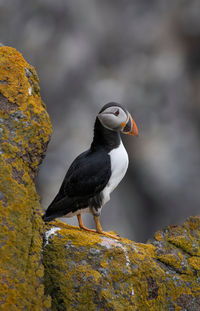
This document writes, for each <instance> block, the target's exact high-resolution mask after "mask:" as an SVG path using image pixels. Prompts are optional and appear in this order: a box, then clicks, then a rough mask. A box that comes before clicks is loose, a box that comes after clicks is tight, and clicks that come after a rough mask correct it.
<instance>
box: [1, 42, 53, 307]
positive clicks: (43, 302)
mask: <svg viewBox="0 0 200 311" xmlns="http://www.w3.org/2000/svg"><path fill="white" fill-rule="evenodd" d="M50 134H51V124H50V120H49V117H48V114H47V112H46V109H45V106H44V104H43V102H42V100H41V98H40V89H39V84H38V77H37V74H36V72H35V70H34V68H33V67H32V66H30V65H29V64H28V63H27V62H26V61H25V60H24V59H23V57H22V55H21V54H20V53H19V52H17V51H16V50H15V49H13V48H9V47H0V146H1V151H0V210H1V213H0V224H1V226H0V284H1V290H0V309H1V310H45V309H46V308H48V306H49V305H50V299H49V298H47V299H46V298H44V295H43V289H44V285H43V266H42V263H41V248H42V234H43V222H42V220H41V217H40V204H39V197H38V195H37V192H36V189H35V184H34V177H35V176H36V173H37V169H38V165H39V164H40V162H41V160H42V158H43V156H44V152H45V151H46V147H47V144H48V141H49V138H50Z"/></svg>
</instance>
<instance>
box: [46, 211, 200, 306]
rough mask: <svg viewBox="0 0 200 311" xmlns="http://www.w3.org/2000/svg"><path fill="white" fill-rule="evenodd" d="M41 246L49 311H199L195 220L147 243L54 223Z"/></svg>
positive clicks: (199, 237) (199, 238) (199, 243)
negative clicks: (42, 246) (43, 246)
mask: <svg viewBox="0 0 200 311" xmlns="http://www.w3.org/2000/svg"><path fill="white" fill-rule="evenodd" d="M45 244H46V245H45V249H44V266H45V288H46V294H49V295H51V297H52V310H63V311H64V310H80V311H84V310H99V311H103V310H109V311H111V310H117V311H118V310H122V311H123V310H130V311H131V310H135V311H143V310H144V311H148V310H152V311H161V310H162V311H165V310H170V311H172V310H174V311H175V310H188V311H197V310H200V257H199V255H200V217H191V218H189V219H188V220H187V222H186V223H185V224H184V225H183V226H171V227H170V226H169V227H167V228H166V229H164V230H163V231H160V232H158V233H156V235H155V238H154V240H153V241H152V242H151V243H148V244H142V243H135V242H132V241H129V240H126V239H124V238H121V239H120V240H119V241H116V240H113V239H110V238H106V237H103V236H99V235H97V234H93V233H87V232H83V231H81V230H79V229H78V228H75V227H72V226H68V225H63V223H61V222H58V221H55V222H53V223H52V225H49V226H48V229H47V231H46V241H45Z"/></svg>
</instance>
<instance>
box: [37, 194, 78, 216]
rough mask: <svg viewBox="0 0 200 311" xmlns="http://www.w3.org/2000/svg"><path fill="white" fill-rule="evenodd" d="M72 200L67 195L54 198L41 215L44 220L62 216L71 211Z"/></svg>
mask: <svg viewBox="0 0 200 311" xmlns="http://www.w3.org/2000/svg"><path fill="white" fill-rule="evenodd" d="M73 205H74V202H73V200H72V199H71V198H69V197H64V198H62V199H61V200H59V198H55V199H54V200H53V202H52V203H51V204H50V205H49V207H48V208H47V210H46V212H45V214H44V215H43V216H42V219H43V220H44V222H49V221H52V220H54V219H55V218H58V217H62V216H64V215H67V214H68V213H70V212H72V211H73Z"/></svg>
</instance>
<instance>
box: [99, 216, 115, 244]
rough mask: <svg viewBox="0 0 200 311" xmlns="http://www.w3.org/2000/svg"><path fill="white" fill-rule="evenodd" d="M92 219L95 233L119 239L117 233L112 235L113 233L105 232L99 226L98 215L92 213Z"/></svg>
mask: <svg viewBox="0 0 200 311" xmlns="http://www.w3.org/2000/svg"><path fill="white" fill-rule="evenodd" d="M94 221H95V224H96V228H97V231H96V232H97V233H99V234H103V235H105V236H107V237H109V238H113V239H117V240H119V237H118V236H117V235H114V234H111V233H108V232H105V231H103V229H102V227H101V224H100V220H99V216H95V215H94Z"/></svg>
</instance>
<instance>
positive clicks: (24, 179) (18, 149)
mask: <svg viewBox="0 0 200 311" xmlns="http://www.w3.org/2000/svg"><path fill="white" fill-rule="evenodd" d="M50 133H51V124H50V121H49V117H48V114H47V112H46V109H45V106H44V104H43V103H42V101H41V98H40V93H39V85H38V78H37V75H36V73H35V70H34V68H33V67H31V66H30V65H28V64H27V63H26V61H25V60H24V59H23V57H22V56H21V54H20V53H18V52H17V51H16V50H15V49H13V48H9V47H3V46H2V47H0V146H1V150H0V209H1V213H0V225H1V226H0V310H3V311H7V310H9V311H12V310H13V311H15V310H31V311H32V310H33V311H38V310H39V311H40V310H44V311H46V310H53V311H55V310H56V311H57V310H58V311H70V310H79V311H84V310H87V311H93V310H95V311H96V310H99V311H104V310H105V311H106V310H108V311H112V310H116V311H120V310H123V311H124V310H130V311H132V310H133V311H148V310H150V311H165V310H169V311H179V310H180V311H181V310H187V311H198V310H200V217H190V218H189V219H188V220H187V221H186V223H185V224H184V225H183V226H169V227H167V228H166V229H164V230H163V231H159V232H157V233H156V234H155V238H154V239H153V240H152V241H150V242H149V243H148V244H141V243H135V242H132V241H129V240H126V239H123V238H121V239H120V240H119V241H116V240H113V239H109V238H106V237H103V236H99V235H98V234H95V233H87V232H84V231H81V230H80V229H79V228H76V227H72V226H69V225H65V224H64V223H62V222H59V221H55V222H52V223H50V224H48V225H47V228H46V234H45V240H44V245H43V248H42V238H43V232H44V226H43V222H42V219H41V217H40V216H41V211H40V204H39V198H38V195H37V193H36V190H35V184H34V178H35V176H36V174H37V169H38V165H39V164H40V162H41V160H42V158H43V155H44V152H45V150H46V146H47V144H48V141H49V137H50ZM42 250H43V253H42ZM42 255H43V263H42ZM44 268H45V269H44ZM44 272H45V273H44ZM50 296H51V298H52V299H50ZM51 300H52V301H51Z"/></svg>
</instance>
